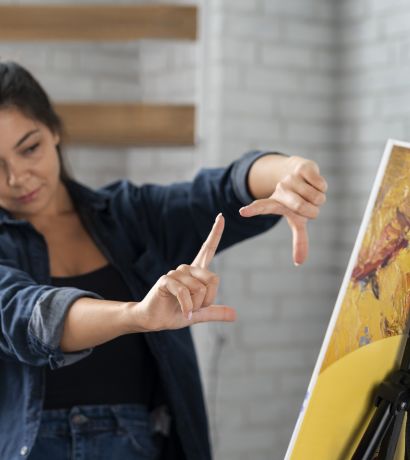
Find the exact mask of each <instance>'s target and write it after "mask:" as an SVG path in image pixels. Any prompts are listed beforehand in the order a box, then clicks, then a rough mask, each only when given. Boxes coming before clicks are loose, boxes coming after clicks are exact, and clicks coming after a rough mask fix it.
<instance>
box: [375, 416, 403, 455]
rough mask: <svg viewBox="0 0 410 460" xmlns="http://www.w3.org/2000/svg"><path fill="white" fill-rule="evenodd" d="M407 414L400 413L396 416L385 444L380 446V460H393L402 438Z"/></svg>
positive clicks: (384, 441)
mask: <svg viewBox="0 0 410 460" xmlns="http://www.w3.org/2000/svg"><path fill="white" fill-rule="evenodd" d="M404 414H405V412H400V413H398V414H397V415H396V417H395V419H394V422H393V423H392V424H391V425H390V427H389V429H388V431H387V433H386V436H385V437H384V439H383V442H382V443H381V445H380V453H379V456H378V458H379V459H380V460H393V459H394V454H395V453H396V449H397V445H398V442H399V438H400V433H401V429H402V426H403V420H404Z"/></svg>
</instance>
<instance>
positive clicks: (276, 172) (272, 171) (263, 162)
mask: <svg viewBox="0 0 410 460" xmlns="http://www.w3.org/2000/svg"><path fill="white" fill-rule="evenodd" d="M289 159H290V158H289V157H287V156H285V155H279V154H275V153H272V155H264V156H263V157H261V158H259V159H257V160H256V161H255V162H254V163H253V164H252V166H251V168H250V170H249V174H248V187H249V191H250V192H251V195H252V196H253V197H254V199H255V200H260V199H262V198H268V197H270V196H271V195H272V193H273V192H274V191H275V188H276V184H277V183H278V182H279V181H280V180H281V179H283V177H284V176H286V174H288V170H289Z"/></svg>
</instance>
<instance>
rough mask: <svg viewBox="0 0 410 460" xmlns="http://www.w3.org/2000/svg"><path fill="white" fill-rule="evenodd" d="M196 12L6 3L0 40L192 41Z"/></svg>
mask: <svg viewBox="0 0 410 460" xmlns="http://www.w3.org/2000/svg"><path fill="white" fill-rule="evenodd" d="M196 15H197V8H196V7H195V6H185V5H131V6H130V5H115V6H113V5H58V6H50V5H35V6H31V5H16V6H14V5H13V6H11V5H5V6H0V40H2V41H4V40H24V41H28V40H53V41H55V40H70V41H73V40H111V41H112V40H135V39H141V38H161V39H188V40H195V39H196V36H197V20H196Z"/></svg>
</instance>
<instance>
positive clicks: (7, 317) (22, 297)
mask: <svg viewBox="0 0 410 460" xmlns="http://www.w3.org/2000/svg"><path fill="white" fill-rule="evenodd" d="M80 297H97V298H100V297H99V296H97V295H96V294H95V293H92V292H88V291H82V290H80V289H76V288H55V287H53V286H47V285H39V284H37V283H36V282H35V281H34V280H33V279H32V278H31V277H30V275H29V274H28V273H26V272H24V271H22V270H20V269H18V268H17V267H16V266H15V263H14V262H13V260H11V259H7V258H5V257H1V256H0V359H3V360H6V361H18V362H21V363H25V364H29V365H32V366H43V365H49V366H50V367H51V368H52V369H54V368H58V367H62V366H66V365H69V364H72V363H74V362H76V361H78V360H80V359H82V358H84V357H85V356H88V355H89V354H90V353H91V351H92V349H87V350H81V351H80V352H73V353H64V352H63V351H62V350H61V348H60V340H61V335H62V331H63V325H64V319H65V316H66V314H67V311H68V308H69V307H70V306H71V304H72V303H74V302H75V301H76V300H77V299H79V298H80Z"/></svg>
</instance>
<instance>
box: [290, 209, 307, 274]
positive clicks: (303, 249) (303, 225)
mask: <svg viewBox="0 0 410 460" xmlns="http://www.w3.org/2000/svg"><path fill="white" fill-rule="evenodd" d="M287 220H288V223H289V226H290V228H291V230H292V238H293V263H294V264H295V265H301V264H303V262H304V261H305V260H306V258H307V256H308V252H309V237H308V232H307V219H306V218H301V217H300V216H296V215H295V216H288V217H287Z"/></svg>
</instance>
